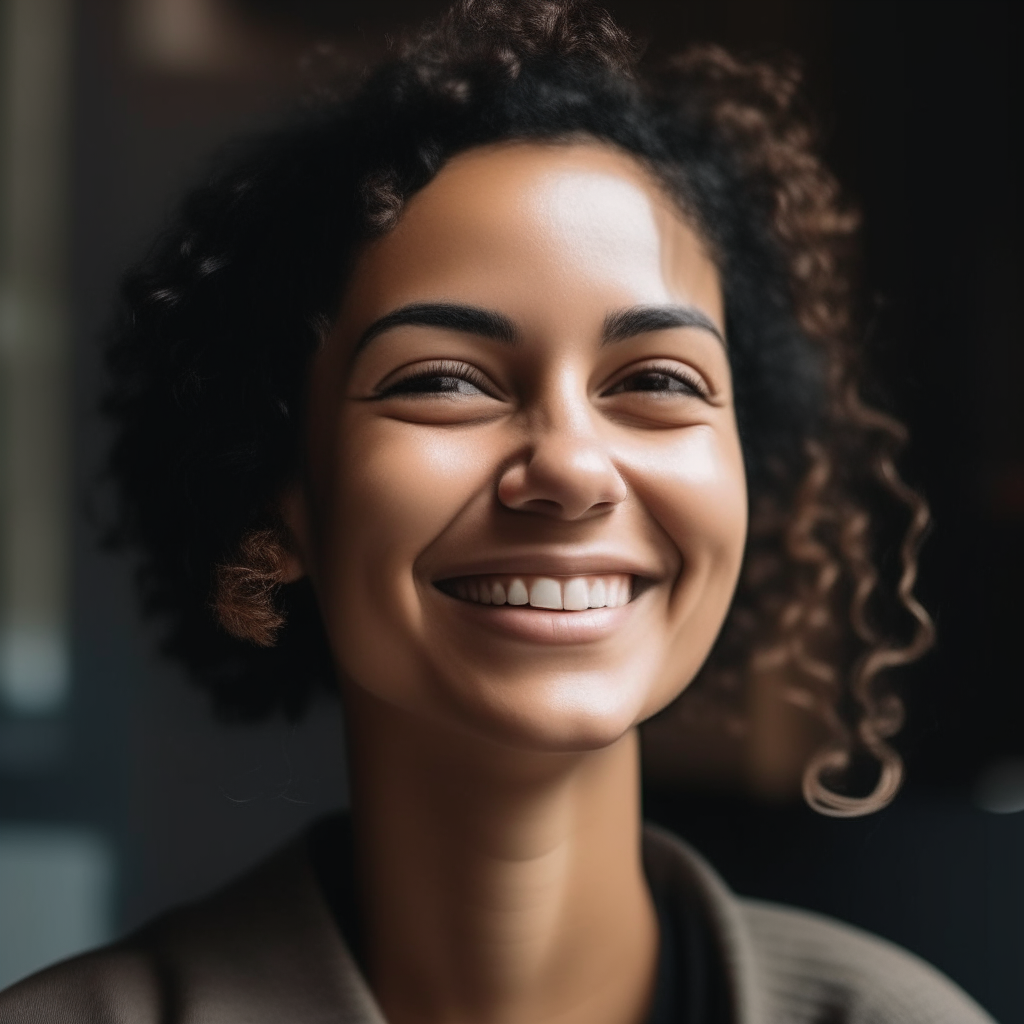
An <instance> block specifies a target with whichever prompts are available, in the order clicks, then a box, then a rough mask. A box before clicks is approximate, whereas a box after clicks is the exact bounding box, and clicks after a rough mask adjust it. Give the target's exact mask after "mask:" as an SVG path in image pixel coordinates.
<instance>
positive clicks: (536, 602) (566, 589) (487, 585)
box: [434, 573, 646, 612]
mask: <svg viewBox="0 0 1024 1024" xmlns="http://www.w3.org/2000/svg"><path fill="white" fill-rule="evenodd" d="M645 582H646V581H644V580H643V579H642V578H641V577H639V576H633V575H630V574H628V573H603V574H596V573H595V574H588V575H585V576H531V575H512V574H501V575H478V576H459V577H454V578H452V579H445V580H438V581H437V582H436V583H435V584H434V586H435V587H437V589H438V590H440V591H441V592H442V593H444V594H447V595H448V596H449V597H453V598H455V599H456V600H457V601H466V602H468V603H470V604H478V605H491V606H492V607H500V606H504V605H511V606H513V607H521V608H536V609H541V610H544V611H564V612H583V611H589V610H590V609H593V608H621V607H623V606H625V605H627V604H629V603H630V602H631V601H632V600H633V599H634V598H635V597H637V596H639V593H640V591H641V590H642V589H644V583H645Z"/></svg>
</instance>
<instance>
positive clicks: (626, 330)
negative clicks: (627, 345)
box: [604, 306, 725, 345]
mask: <svg viewBox="0 0 1024 1024" xmlns="http://www.w3.org/2000/svg"><path fill="white" fill-rule="evenodd" d="M673 327H698V328H700V329H701V330H704V331H707V332H708V333H709V334H713V335H714V336H715V337H716V338H717V339H718V340H719V341H720V342H721V343H722V344H723V345H724V344H725V337H724V335H723V334H722V332H721V331H720V330H719V329H718V327H717V326H716V325H715V322H714V321H713V320H712V319H711V317H709V316H708V315H707V313H702V312H701V311H700V310H699V309H695V308H694V307H693V306H633V307H632V308H631V309H621V310H619V311H618V312H615V313H609V314H608V316H607V317H605V321H604V344H605V345H607V344H610V343H612V342H616V341H625V340H626V338H633V337H635V336H636V335H638V334H647V333H648V332H649V331H666V330H671V329H672V328H673Z"/></svg>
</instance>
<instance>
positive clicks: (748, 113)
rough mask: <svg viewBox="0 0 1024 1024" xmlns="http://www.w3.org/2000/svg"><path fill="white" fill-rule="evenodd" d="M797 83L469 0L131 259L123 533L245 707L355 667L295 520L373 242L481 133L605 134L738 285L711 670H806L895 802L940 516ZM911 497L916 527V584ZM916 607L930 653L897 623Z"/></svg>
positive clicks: (293, 693) (215, 675)
mask: <svg viewBox="0 0 1024 1024" xmlns="http://www.w3.org/2000/svg"><path fill="white" fill-rule="evenodd" d="M798 77H799V76H798V75H797V74H796V72H795V71H794V70H793V69H792V68H790V67H782V68H777V67H772V66H769V65H767V64H765V63H742V62H740V61H739V60H737V59H735V58H733V57H732V56H730V55H729V54H728V53H726V52H725V51H723V50H721V49H719V48H717V47H713V46H701V47H694V48H691V49H690V50H688V51H687V52H685V53H684V54H682V55H681V56H679V57H677V58H676V59H674V60H672V61H670V62H669V63H668V64H667V66H665V67H663V68H661V69H660V70H657V71H655V72H652V73H649V74H643V75H642V74H641V71H640V65H639V55H638V51H637V48H636V47H635V45H634V44H633V42H632V41H631V40H630V39H629V38H628V37H627V36H626V35H625V33H624V32H623V31H622V30H621V29H620V28H618V27H617V26H616V25H615V23H614V22H613V21H612V20H611V19H610V17H609V16H608V15H607V14H605V13H604V12H602V11H601V10H599V9H596V8H594V7H592V6H590V5H589V4H588V3H585V2H582V0H460V2H459V3H457V4H456V5H455V6H454V7H453V8H452V9H451V10H450V11H449V13H448V14H447V15H445V16H444V17H443V18H442V19H440V20H439V21H438V22H436V23H435V24H433V25H432V26H430V27H428V28H427V29H426V30H424V31H423V32H421V33H420V34H419V35H418V36H417V37H415V38H414V39H413V40H412V41H411V42H409V43H407V44H406V45H405V47H404V48H403V49H402V50H401V51H400V53H399V54H398V55H396V56H393V57H392V58H390V59H389V60H387V61H386V62H384V63H383V64H381V65H380V66H378V67H377V68H376V69H375V70H373V72H372V73H371V74H370V75H369V76H368V77H366V78H365V80H364V81H363V82H362V83H361V84H360V85H359V86H358V88H357V89H355V91H354V92H351V93H350V94H349V95H348V96H346V97H343V98H335V99H333V100H332V101H330V102H327V103H322V104H321V105H320V106H318V107H317V108H316V109H314V110H311V111H307V112H306V114H305V115H304V116H303V117H302V118H301V119H299V120H297V121H295V122H293V123H292V124H290V125H289V126H287V127H285V128H283V129H280V130H278V131H277V132H275V133H273V134H271V135H269V136H267V137H263V138H260V139H257V140H254V141H250V142H249V143H247V144H246V145H244V146H243V147H242V148H241V149H240V150H238V151H236V152H234V153H233V154H231V155H230V157H228V158H227V159H226V161H225V162H224V163H223V164H222V165H221V167H220V168H219V169H217V170H216V171H215V173H214V174H213V175H212V177H211V178H210V179H209V180H208V181H207V182H206V184H204V185H202V186H201V187H199V188H197V189H195V190H194V191H193V192H192V193H191V194H190V195H189V196H187V198H186V199H185V201H184V203H183V205H182V207H181V209H180V211H179V213H178V215H177V217H176V219H175V221H174V222H173V223H172V224H171V226H170V227H169V228H168V230H167V231H166V232H165V233H164V235H163V236H162V237H161V239H160V240H159V241H158V243H157V244H156V245H155V247H154V248H153V250H152V251H151V252H150V253H149V255H148V256H147V257H146V259H145V260H144V261H142V262H141V263H140V264H139V265H138V266H136V267H135V268H134V269H132V270H131V271H130V272H129V273H128V274H127V275H126V277H125V280H124V283H123V288H122V303H121V318H120V320H119V323H118V325H117V327H116V329H115V331H114V334H113V337H112V339H111V342H110V345H109V350H108V364H109V369H110V372H111V376H112V386H111V389H110V391H109V393H108V395H107V398H106V400H105V410H106V412H107V413H108V414H109V415H110V416H111V417H112V418H113V419H114V421H115V424H116V428H117V432H116V439H115V442H114V444H113V448H112V452H111V458H110V471H111V475H112V477H113V479H114V481H115V482H116V484H117V486H118V488H119V494H120V506H119V507H120V516H119V520H118V523H117V525H116V527H115V528H114V530H113V533H112V535H113V537H114V539H115V541H117V542H120V543H122V544H126V545H129V546H133V547H136V548H138V549H139V550H140V551H141V553H142V562H141V566H140V583H141V588H142V594H143V599H144V604H145V607H146V608H147V609H148V610H149V611H150V612H152V613H155V614H157V615H160V616H162V617H163V618H164V619H165V620H166V623H167V627H168V628H167V633H166V641H165V650H166V651H167V652H168V653H170V654H171V655H173V656H175V657H177V658H179V659H180V660H182V661H183V662H184V663H185V664H186V665H187V666H188V667H189V669H190V670H191V672H192V674H193V676H194V677H195V678H196V680H197V681H198V682H199V683H200V684H201V685H202V686H204V687H205V688H207V689H208V690H209V691H210V693H211V694H212V696H213V698H214V701H215V704H216V706H217V708H218V710H219V711H220V712H221V713H222V714H225V715H228V716H234V717H238V718H258V717H261V716H264V715H266V714H269V713H271V712H272V711H274V710H275V709H281V710H283V711H284V712H285V713H287V714H290V715H295V714H298V713H299V712H300V711H301V710H302V708H303V706H304V704H305V702H306V699H307V697H308V695H309V692H310V689H311V687H312V686H313V685H314V684H316V683H317V682H330V681H332V680H333V669H332V666H331V663H330V658H329V655H328V653H327V647H326V642H325V638H324V635H323V628H322V624H321V622H320V620H319V615H318V612H317V609H316V603H315V600H314V599H313V595H312V591H311V588H310V587H309V585H308V584H307V583H304V582H300V583H297V584H288V585H285V584H283V583H282V577H281V576H280V561H281V560H280V557H279V556H280V552H281V548H282V545H284V546H286V545H287V538H286V537H285V536H284V533H283V531H282V527H281V525H280V523H279V521H278V519H277V516H276V511H275V508H276V503H277V501H278V498H279V496H280V494H281V492H282V490H283V488H284V487H285V486H286V485H287V484H288V482H289V481H291V480H292V479H294V477H295V475H296V473H297V472H298V466H299V462H300V459H301V443H300V433H301V423H302V420H303V410H304V400H305V388H306V377H307V372H308V366H309V361H310V358H311V357H312V355H313V353H314V352H315V351H316V350H317V348H318V346H319V345H320V344H321V342H322V340H323V337H324V335H325V333H326V331H327V329H328V328H329V325H330V324H331V322H332V320H333V318H334V317H335V315H336V311H337V304H338V300H339V293H340V289H341V286H342V284H343V282H344V280H345V277H346V274H347V273H348V270H349V268H350V267H351V265H352V262H353V260H354V259H355V258H356V257H357V255H358V252H359V249H360V246H361V245H362V244H364V243H365V242H366V241H367V240H368V239H371V238H373V237H375V236H379V235H380V234H381V233H383V232H386V231H388V230H389V229H390V228H391V227H392V226H393V225H394V224H395V222H396V220H397V219H398V217H399V216H400V215H401V211H402V208H403V206H404V204H405V202H406V201H407V200H408V199H409V197H410V196H411V195H413V194H414V193H415V192H416V191H417V190H419V189H421V188H423V187H424V186H425V185H426V184H427V183H428V182H430V180H431V179H432V178H433V176H434V175H435V174H436V173H437V172H438V170H439V169H440V168H441V167H442V166H443V165H444V163H445V162H446V161H447V160H448V159H449V158H450V157H452V156H453V155H454V154H456V153H458V152H460V151H463V150H466V149H468V148H471V147H473V146H479V145H483V144H486V143H489V142H495V141H502V140H517V139H519V140H535V141H536V140H548V141H551V142H552V143H557V142H564V141H567V140H571V139H574V138H579V137H592V138H596V139H598V140H602V141H604V142H606V143H608V144H610V145H613V146H616V147H618V148H620V149H622V150H624V151H626V152H628V153H630V154H632V155H634V156H635V157H636V158H637V159H639V160H641V161H642V162H644V163H645V164H646V165H647V166H648V167H650V168H651V169H652V170H653V171H654V172H655V173H656V174H657V175H659V176H660V178H661V179H662V180H663V181H664V183H665V185H666V187H667V188H668V190H669V191H670V192H671V194H672V195H674V196H675V197H676V199H677V201H678V203H679V206H680V208H681V210H682V211H683V213H684V214H685V215H686V216H687V217H688V218H689V219H690V220H691V221H692V222H693V223H695V225H696V226H697V228H698V230H699V231H700V233H701V234H702V235H703V237H704V239H705V241H706V243H707V244H708V247H709V250H710V251H711V253H712V254H713V257H714V259H715V261H716V262H717V264H718V267H719V270H720V272H721V278H722V281H723V289H724V298H725V308H726V318H727V333H728V337H729V357H730V363H731V368H732V373H733V378H734V384H735V392H736V403H737V404H736V407H737V416H738V422H739V430H740V437H741V441H742V445H743V451H744V457H745V462H746V470H747V474H748V481H749V487H750V495H751V529H750V537H749V542H748V550H747V554H746V561H745V568H744V571H743V573H742V576H741V581H740V584H739V588H738V590H737V594H736V596H735V599H734V602H733V605H732V608H731V611H730V614H729V617H728V619H727V622H726V625H725V627H724V628H723V631H722V634H721V636H720V638H719V641H718V643H717V644H716V647H715V649H714V651H713V652H712V655H711V657H710V659H709V660H708V663H707V664H706V666H705V667H704V669H703V670H702V673H701V682H702V688H703V689H704V691H705V692H713V691H714V688H715V684H716V682H718V681H721V680H723V679H726V678H728V677H735V676H736V675H737V673H739V674H745V675H746V676H747V677H748V678H749V676H750V675H751V674H752V673H756V672H758V671H761V670H763V669H765V668H766V667H771V668H772V669H773V670H777V669H778V667H779V666H781V665H785V666H788V668H789V670H790V672H791V675H792V678H793V680H794V681H793V685H792V687H791V689H790V693H789V695H790V697H791V699H792V700H794V701H796V702H797V703H800V704H803V705H805V706H808V707H811V708H813V709H814V710H816V711H817V713H818V714H820V715H821V716H822V717H823V719H824V720H825V721H826V722H827V724H828V725H829V727H830V730H831V735H832V736H833V737H834V739H833V741H832V742H831V743H830V744H829V745H828V746H827V748H826V749H824V750H823V751H822V752H821V753H820V754H819V755H818V756H817V757H815V758H814V759H813V761H812V762H811V764H810V765H809V766H808V769H807V772H806V775H805V785H804V791H805V795H806V798H807V800H808V801H809V803H810V804H811V805H812V806H814V807H815V808H817V809H818V810H820V811H822V812H824V813H826V814H833V815H848V814H855V813H862V812H864V811H866V810H871V809H874V808H877V807H879V806H882V805H883V804H884V803H886V802H887V801H888V800H889V799H891V797H892V796H893V795H894V793H895V791H896V789H897V787H898V785H899V781H900V778H901V773H902V767H901V762H900V759H899V757H898V755H897V754H896V753H895V751H894V750H893V749H892V748H891V747H890V746H889V744H888V743H887V739H888V738H889V737H890V736H891V735H892V734H893V733H894V732H895V731H896V730H897V729H898V728H899V725H900V720H901V705H900V703H899V701H898V699H897V698H896V697H894V696H893V695H891V694H888V693H884V692H882V691H880V690H879V688H878V686H877V677H878V675H879V673H880V672H881V671H882V670H883V669H887V668H889V667H892V666H895V665H899V664H903V663H905V662H908V661H911V660H912V659H914V658H916V657H918V656H920V654H922V653H923V652H924V651H925V650H926V649H927V648H928V646H929V645H930V644H931V641H932V627H931V623H930V620H929V619H928V616H927V614H926V613H925V611H924V610H923V609H922V607H921V606H920V604H918V602H917V601H916V600H915V599H914V597H913V594H912V588H913V585H914V578H915V572H916V565H917V551H918V546H919V543H920V540H921V538H922V535H923V533H924V531H925V528H926V526H927V523H928V512H927V508H926V506H925V504H924V502H923V500H922V499H921V498H920V497H919V496H918V495H917V494H916V493H914V492H913V491H912V490H911V489H910V488H908V487H907V486H906V485H905V484H904V483H903V482H902V481H901V480H900V478H899V476H898V474H897V472H896V469H895V466H894V462H893V458H894V454H895V452H896V450H897V449H898V447H899V446H900V444H901V443H902V442H903V440H904V431H903V428H902V427H901V426H900V425H899V424H898V423H897V422H896V421H894V420H893V419H891V418H889V417H888V416H885V415H883V414H881V413H879V412H877V411H875V410H873V409H870V408H868V407H867V406H865V405H864V404H863V403H862V402H861V400H860V399H859V397H858V390H857V379H858V373H859V370H860V367H859V360H858V344H857V342H858V339H857V336H856V332H855V329H854V325H853V315H852V302H851V293H850V284H849V282H850V274H851V259H852V256H853V242H854V238H855V234H856V217H855V215H854V214H853V213H852V212H851V211H850V210H849V209H847V208H846V207H845V206H844V205H843V203H842V202H841V199H840V195H839V190H838V187H837V183H836V181H835V179H834V178H833V177H832V176H831V174H830V173H829V172H828V171H827V170H826V169H825V167H824V166H823V164H822V163H821V161H820V159H819V157H818V156H817V155H816V152H815V148H814V139H813V136H812V132H811V130H810V128H809V127H808V123H807V120H806V119H805V118H804V117H802V116H801V114H800V112H799V109H798ZM886 500H888V501H889V502H890V503H895V505H897V506H899V507H902V508H904V509H905V510H906V517H907V518H908V519H909V523H908V524H907V525H905V526H904V527H901V529H902V531H903V535H902V541H901V542H900V565H901V570H900V573H901V575H900V578H899V580H898V581H897V585H896V587H895V588H894V589H895V593H894V595H893V599H892V600H890V601H887V589H886V587H885V586H883V584H882V581H881V578H880V573H879V571H878V570H877V568H876V565H877V562H878V558H877V549H878V546H879V537H878V531H877V529H876V528H875V527H876V523H877V522H878V515H877V509H878V507H879V503H880V502H884V501H886ZM890 518H891V517H890ZM890 589H892V588H890ZM894 609H895V610H897V611H899V610H902V612H903V613H905V614H906V615H908V616H909V620H910V623H911V626H912V636H911V638H910V640H909V641H906V642H902V643H900V642H895V641H892V640H890V639H888V638H887V637H886V636H883V635H882V634H881V633H880V632H879V627H878V626H877V625H876V623H877V622H879V621H885V620H886V616H887V613H888V612H891V611H893V610H894ZM850 723H853V725H852V726H851V724H850ZM856 749H861V750H865V751H867V752H869V753H870V754H872V755H873V756H874V757H875V758H876V759H877V760H878V762H879V764H880V765H881V773H880V776H879V779H878V782H877V784H876V786H875V788H874V791H873V792H872V793H871V794H870V795H869V796H867V797H853V796H848V795H844V794H843V793H842V792H841V788H840V789H837V788H836V786H835V783H836V779H837V778H838V773H840V772H841V771H842V770H843V769H845V768H846V767H847V766H848V765H849V762H850V758H851V752H853V751H854V750H856Z"/></svg>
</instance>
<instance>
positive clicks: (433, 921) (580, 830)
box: [346, 694, 658, 1024]
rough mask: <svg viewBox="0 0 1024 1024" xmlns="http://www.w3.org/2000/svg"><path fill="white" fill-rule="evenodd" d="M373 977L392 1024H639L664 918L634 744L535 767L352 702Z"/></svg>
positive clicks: (632, 740)
mask: <svg viewBox="0 0 1024 1024" xmlns="http://www.w3.org/2000/svg"><path fill="white" fill-rule="evenodd" d="M346 713H347V716H348V722H349V735H350V737H351V738H352V741H351V744H350V758H351V762H352V779H353V786H352V805H353V816H354V822H355V827H356V837H357V839H356V841H357V853H358V858H359V862H360V866H361V872H360V874H361V881H362V890H363V911H364V915H365V924H366V936H367V956H368V962H369V970H370V981H371V985H372V987H373V989H374V992H375V994H376V996H377V999H378V1001H379V1002H380V1004H381V1006H382V1009H383V1010H384V1014H385V1016H386V1018H387V1020H388V1021H389V1022H391V1024H407V1022H408V1024H411V1022H413V1021H416V1022H417V1024H434V1022H438V1024H440V1022H444V1024H463V1022H466V1024H468V1022H470V1021H472V1022H474V1024H490V1022H495V1024H497V1022H501V1024H519V1022H524V1024H525V1022H527V1021H529V1022H531V1024H542V1022H548V1021H552V1022H553V1021H556V1020H557V1021H558V1022H559V1024H582V1022H587V1024H637V1022H639V1021H641V1020H642V1019H643V1017H644V1014H645V1011H646V1008H647V1004H648V1002H649V998H650V994H651V992H652V990H653V984H654V972H655V963H656V958H657V942H658V939H657V920H656V916H655V913H654V908H653V905H652V903H651V899H650V896H649V893H648V890H647V886H646V882H645V880H644V875H643V867H642V863H641V857H640V841H639V836H640V807H639V757H638V743H637V737H636V733H635V731H631V732H630V733H628V734H627V735H626V736H624V737H623V738H622V739H621V740H619V741H618V742H617V743H615V744H613V745H612V746H610V747H607V748H604V749H601V750H597V751H587V752H584V753H577V754H571V755H568V754H557V755H550V754H545V755H524V753H523V752H522V751H521V750H517V751H510V750H507V749H502V748H500V747H499V746H497V745H491V744H485V743H481V742H479V741H475V740H471V739H467V738H465V737H460V736H455V735H452V734H451V733H442V732H441V731H435V730H433V729H432V728H431V727H430V726H427V725H425V724H424V722H423V720H422V719H421V718H415V719H413V718H412V717H410V716H407V715H406V714H405V713H403V712H401V711H398V710H396V709H395V708H393V707H391V706H389V705H385V704H383V703H381V702H379V701H377V700H375V699H374V698H372V697H369V696H366V695H365V694H350V695H349V696H348V699H347V700H346Z"/></svg>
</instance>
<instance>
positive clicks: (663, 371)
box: [374, 360, 708, 400]
mask: <svg viewBox="0 0 1024 1024" xmlns="http://www.w3.org/2000/svg"><path fill="white" fill-rule="evenodd" d="M640 377H649V378H652V377H663V378H670V379H671V380H674V381H677V382H678V383H680V384H683V385H685V387H686V388H687V390H688V391H689V392H690V393H691V394H692V395H693V396H694V397H696V398H702V399H705V400H706V399H707V398H708V392H707V388H706V387H705V385H704V384H703V383H702V382H701V381H699V380H698V379H697V378H696V377H695V376H690V375H689V374H686V373H683V372H682V371H681V370H679V369H678V368H677V367H667V366H657V365H655V366H646V367H643V368H642V369H638V370H634V371H633V372H632V373H630V374H627V375H626V376H625V377H623V378H622V379H621V380H619V381H618V382H617V383H616V384H614V385H613V386H612V387H611V388H609V389H608V390H607V391H605V392H604V394H606V395H611V394H622V393H623V392H624V391H625V388H623V385H624V384H626V383H628V382H629V381H631V380H636V379H637V378H640ZM431 380H435V381H441V380H444V381H450V382H452V383H455V384H456V386H455V387H441V388H427V387H415V385H416V384H421V385H422V384H425V383H426V382H428V381H431ZM461 381H464V382H466V383H467V384H471V385H473V387H475V388H477V389H478V390H479V391H481V392H483V393H484V394H485V395H488V396H490V397H492V398H493V397H495V396H494V394H493V391H492V389H491V387H490V383H489V381H488V380H487V378H486V377H485V376H484V375H483V374H482V373H481V372H480V371H479V370H477V369H476V367H474V366H471V365H469V364H468V363H460V362H455V361H453V360H442V361H440V362H438V363H433V364H430V365H428V366H427V367H425V368H423V369H422V370H420V371H419V372H418V373H414V374H410V375H409V376H408V377H402V378H401V379H400V380H397V381H395V382H394V383H393V384H390V385H388V386H387V387H386V388H384V389H383V390H382V391H379V392H378V393H377V394H376V395H374V398H390V397H392V396H394V395H431V394H451V393H456V392H457V391H458V384H457V383H456V382H461ZM636 390H638V391H646V392H648V393H655V394H656V393H659V392H664V391H667V390H669V389H668V388H638V389H636Z"/></svg>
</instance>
